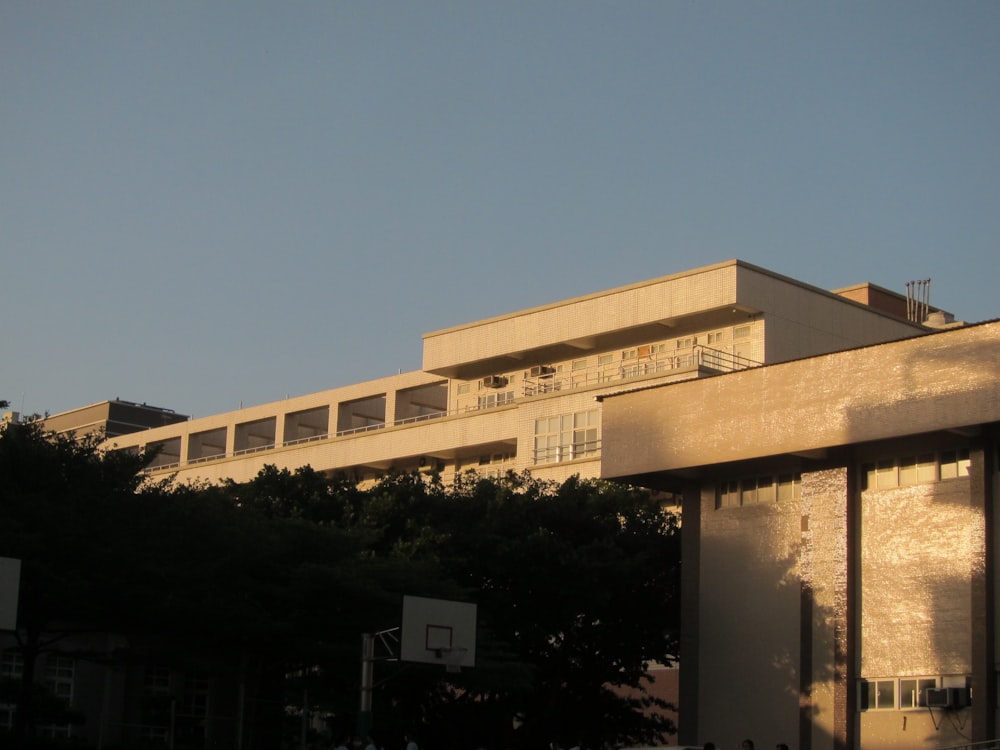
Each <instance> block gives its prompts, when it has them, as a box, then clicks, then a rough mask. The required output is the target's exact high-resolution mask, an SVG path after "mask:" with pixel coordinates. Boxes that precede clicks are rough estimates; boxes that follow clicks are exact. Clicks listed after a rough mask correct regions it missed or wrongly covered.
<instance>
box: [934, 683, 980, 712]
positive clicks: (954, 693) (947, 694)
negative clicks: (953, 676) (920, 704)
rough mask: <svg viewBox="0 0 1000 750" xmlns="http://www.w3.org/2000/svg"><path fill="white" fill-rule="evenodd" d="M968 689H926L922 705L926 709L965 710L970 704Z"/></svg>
mask: <svg viewBox="0 0 1000 750" xmlns="http://www.w3.org/2000/svg"><path fill="white" fill-rule="evenodd" d="M970 698H971V696H970V694H969V689H968V688H959V687H948V688H927V689H926V690H925V691H924V703H925V704H926V705H927V707H928V708H965V707H966V706H968V705H969V704H970V703H971V700H970Z"/></svg>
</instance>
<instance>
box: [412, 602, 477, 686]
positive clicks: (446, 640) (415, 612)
mask: <svg viewBox="0 0 1000 750" xmlns="http://www.w3.org/2000/svg"><path fill="white" fill-rule="evenodd" d="M399 660H400V661H411V662H420V663H422V664H440V665H442V666H444V667H447V668H449V669H450V670H454V669H456V668H459V667H474V666H476V605H475V604H472V603H470V602H456V601H452V600H449V599H433V598H430V597H423V596H404V597H403V616H402V619H401V621H400V628H399Z"/></svg>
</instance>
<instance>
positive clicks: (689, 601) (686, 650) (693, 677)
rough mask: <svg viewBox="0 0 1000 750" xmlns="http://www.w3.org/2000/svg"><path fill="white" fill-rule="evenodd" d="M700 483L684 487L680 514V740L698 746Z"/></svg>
mask: <svg viewBox="0 0 1000 750" xmlns="http://www.w3.org/2000/svg"><path fill="white" fill-rule="evenodd" d="M701 495H702V489H701V485H700V484H699V483H698V482H697V481H694V482H692V483H691V484H690V485H688V486H686V487H685V488H684V494H683V499H682V501H681V503H682V505H681V513H682V515H683V518H684V523H683V524H682V525H681V559H682V560H683V561H684V565H683V566H681V578H682V581H681V637H680V641H681V642H680V649H681V653H680V664H681V668H680V688H679V696H678V697H679V703H680V705H681V706H682V709H681V712H680V715H679V716H678V723H679V724H680V726H679V727H678V730H679V731H678V737H677V741H678V743H679V744H682V745H698V744H701V743H700V742H699V741H698V740H699V732H700V731H701V727H700V722H699V720H698V694H699V692H700V683H699V680H698V673H699V662H700V659H699V652H700V649H701V645H700V641H699V638H698V629H699V620H700V617H699V614H700V604H699V602H700V598H701V597H700V593H699V583H700V580H701V572H700V561H701V510H702V497H701Z"/></svg>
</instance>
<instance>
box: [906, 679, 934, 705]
mask: <svg viewBox="0 0 1000 750" xmlns="http://www.w3.org/2000/svg"><path fill="white" fill-rule="evenodd" d="M936 687H937V678H935V677H904V678H902V679H900V681H899V707H900V708H923V707H925V706H926V705H927V694H926V691H927V690H928V689H931V688H936Z"/></svg>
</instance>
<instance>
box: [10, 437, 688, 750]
mask: <svg viewBox="0 0 1000 750" xmlns="http://www.w3.org/2000/svg"><path fill="white" fill-rule="evenodd" d="M144 465H145V457H143V456H137V455H131V454H128V453H119V452H107V453H105V452H102V451H101V450H100V449H99V448H98V440H97V439H96V438H84V439H80V440H76V439H73V438H71V437H60V436H56V435H51V434H44V433H43V432H42V431H41V430H40V429H39V428H38V426H37V425H35V424H9V425H6V426H5V427H4V428H3V429H2V430H0V555H4V556H9V557H16V558H20V559H21V560H22V584H21V602H20V607H19V621H18V631H17V636H18V639H19V642H20V648H21V650H22V653H23V655H24V661H25V674H26V676H30V674H31V671H32V669H33V665H34V660H35V659H37V657H38V655H39V654H41V653H43V652H45V651H46V650H60V649H62V648H66V647H67V644H68V643H69V642H71V641H73V640H74V637H75V642H77V643H79V638H78V636H79V635H80V634H81V633H87V632H93V633H97V632H113V633H117V634H119V635H120V636H121V638H120V640H118V641H116V643H117V644H118V647H116V648H115V649H114V652H111V651H109V652H108V653H92V654H86V653H80V652H76V653H74V656H77V657H82V658H96V659H101V660H114V659H124V658H129V656H128V654H125V655H124V656H123V655H122V654H121V653H118V652H119V651H126V652H131V655H132V656H136V655H141V654H146V655H149V654H156V655H157V657H158V658H165V659H166V660H167V661H169V662H173V663H178V664H180V663H185V664H188V665H196V666H197V668H198V670H200V671H202V672H204V673H208V674H212V675H215V676H217V677H219V678H226V679H229V680H230V681H236V680H238V681H239V682H240V684H243V685H245V686H246V692H247V705H248V706H252V707H254V710H249V709H248V713H247V728H246V733H245V737H244V746H245V747H246V748H248V749H249V750H255V749H256V748H261V749H263V748H268V749H270V748H274V747H279V746H280V744H281V742H282V737H281V735H280V732H281V725H282V721H283V713H284V712H283V709H282V707H283V706H285V705H295V704H298V703H299V702H300V701H301V700H302V698H303V696H304V695H306V691H308V697H309V702H310V707H311V708H312V709H314V710H322V711H323V712H325V713H326V714H327V715H328V716H329V717H330V720H331V726H332V727H333V728H334V729H335V731H336V732H337V733H345V732H350V731H351V730H353V727H354V721H355V716H356V712H357V708H358V687H359V684H358V675H359V671H360V670H359V660H360V645H361V642H360V639H361V634H362V633H366V632H369V633H370V632H376V631H379V630H382V629H388V628H392V627H393V626H397V625H398V624H399V613H400V603H401V596H402V595H403V594H417V595H423V596H438V597H442V598H450V599H464V600H468V601H474V602H476V603H477V604H478V612H479V626H480V627H479V636H478V642H477V666H476V668H475V669H466V670H463V671H462V673H460V674H454V675H453V674H448V673H446V672H445V671H444V670H443V669H441V668H440V667H432V666H425V665H407V664H400V663H398V662H394V661H380V662H379V663H378V664H377V673H376V682H377V689H376V692H375V708H374V723H375V728H376V733H377V735H378V737H379V740H380V742H381V743H382V744H384V745H386V746H391V745H393V744H395V743H396V742H397V741H398V739H399V738H400V736H401V734H402V732H403V730H404V729H407V728H408V729H411V730H412V729H414V728H416V729H417V731H418V734H419V735H420V736H421V737H422V739H423V740H424V742H423V743H422V744H424V745H425V746H427V747H446V746H457V745H458V744H465V745H472V744H473V743H474V744H478V745H483V746H499V745H501V744H502V745H504V746H510V747H525V748H527V747H535V746H542V745H545V744H547V743H549V742H551V741H558V742H560V743H562V744H564V745H566V746H568V744H566V743H572V742H575V741H576V740H579V739H582V740H584V741H585V742H586V743H587V744H588V745H589V746H598V745H600V744H602V743H604V742H611V743H614V744H639V743H643V742H650V741H654V740H655V739H657V736H658V734H659V733H661V732H662V731H663V730H665V729H666V728H667V724H666V723H665V721H664V720H663V719H662V718H657V717H656V715H655V714H651V713H650V712H649V711H648V710H646V709H648V708H649V707H650V706H651V705H652V703H653V702H652V701H651V699H647V700H641V699H640V700H628V699H625V698H623V697H621V693H619V692H616V691H615V688H632V689H636V688H638V689H640V690H641V688H642V687H643V686H644V684H645V683H646V680H647V679H648V673H647V671H646V667H647V665H648V664H649V663H650V662H652V661H659V662H665V661H669V660H670V659H671V658H672V656H673V655H674V654H676V652H677V640H676V639H677V632H678V627H677V618H678V591H677V588H678V580H679V557H680V555H679V534H678V532H677V526H676V522H675V520H674V518H673V517H672V516H671V515H669V514H667V513H664V512H663V511H662V510H661V509H660V507H659V505H658V504H657V503H656V502H655V501H654V500H653V499H651V498H650V497H649V496H648V495H647V494H646V493H644V492H640V491H634V490H631V489H628V488H624V487H620V486H616V485H612V484H607V483H603V482H597V481H581V480H579V479H571V480H569V481H567V482H565V483H563V484H562V485H556V484H550V483H543V482H538V481H536V480H533V479H531V478H530V477H528V476H526V475H523V476H515V475H510V476H508V477H507V478H505V479H482V478H478V477H476V476H475V475H469V476H468V477H466V478H464V479H462V480H460V481H459V482H458V483H457V484H456V485H455V486H454V487H449V488H446V487H444V486H443V485H442V484H441V482H440V481H438V480H437V479H436V478H433V479H431V480H428V478H427V477H422V476H418V475H416V474H412V475H403V474H400V475H392V476H389V477H387V478H386V479H385V480H383V481H382V482H380V483H379V484H378V485H376V486H375V487H373V488H371V489H368V490H359V489H357V488H356V487H355V485H354V484H353V483H352V482H349V481H347V480H346V479H344V478H331V477H328V476H326V475H324V474H320V473H318V472H315V471H313V470H312V469H309V468H303V469H299V470H297V471H294V472H290V471H287V470H278V469H276V468H274V467H267V468H266V469H264V470H263V471H261V472H260V474H259V475H258V476H257V477H256V478H254V479H253V480H252V481H250V482H247V483H244V484H236V483H232V482H230V483H227V484H224V485H221V486H174V485H171V484H169V483H159V484H149V483H143V481H142V474H141V469H142V468H143V466H144ZM4 690H9V686H8V687H6V688H4ZM17 702H18V712H17V716H18V717H19V726H18V729H17V735H18V738H19V741H18V746H19V747H21V746H23V744H22V743H23V740H24V738H25V737H26V736H27V735H28V734H29V730H30V725H31V723H32V722H33V721H35V720H37V719H38V718H39V717H40V716H41V715H42V714H43V713H44V714H45V715H49V714H50V713H51V711H52V710H53V707H52V706H51V701H49V700H48V699H47V698H45V697H44V696H41V695H40V694H39V693H38V691H37V689H35V688H33V687H32V685H31V683H30V680H29V679H26V680H25V681H24V682H23V684H22V685H21V686H20V687H19V688H18V701H17ZM43 709H44V711H43ZM515 727H517V728H516V729H515Z"/></svg>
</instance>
